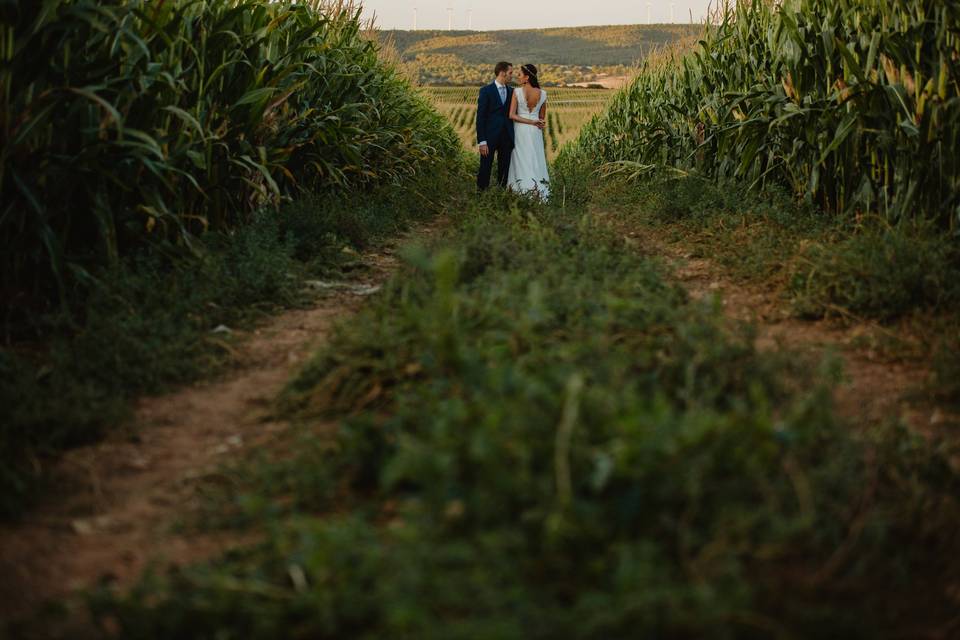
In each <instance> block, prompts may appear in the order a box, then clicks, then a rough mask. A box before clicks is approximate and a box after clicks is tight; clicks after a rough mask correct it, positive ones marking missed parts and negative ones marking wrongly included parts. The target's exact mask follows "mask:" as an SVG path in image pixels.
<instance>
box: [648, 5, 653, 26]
mask: <svg viewBox="0 0 960 640" xmlns="http://www.w3.org/2000/svg"><path fill="white" fill-rule="evenodd" d="M652 15H653V3H652V2H648V3H647V24H653V20H652V19H651V16H652Z"/></svg>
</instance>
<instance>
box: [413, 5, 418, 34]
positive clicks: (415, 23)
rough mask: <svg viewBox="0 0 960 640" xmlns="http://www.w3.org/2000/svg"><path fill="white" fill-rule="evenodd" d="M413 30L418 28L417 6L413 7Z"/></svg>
mask: <svg viewBox="0 0 960 640" xmlns="http://www.w3.org/2000/svg"><path fill="white" fill-rule="evenodd" d="M413 30H414V31H416V30H417V8H416V7H414V8H413Z"/></svg>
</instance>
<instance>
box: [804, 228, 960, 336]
mask: <svg viewBox="0 0 960 640" xmlns="http://www.w3.org/2000/svg"><path fill="white" fill-rule="evenodd" d="M791 289H792V292H793V294H794V296H795V299H796V303H797V308H798V311H799V312H800V313H801V314H803V315H809V316H815V317H819V316H824V315H833V314H836V313H840V314H853V315H855V316H860V317H870V318H877V319H879V320H894V319H896V318H898V317H901V316H904V315H908V314H910V313H912V312H914V311H917V310H926V311H956V310H957V309H960V250H958V249H957V246H956V242H955V240H954V239H952V238H949V237H947V236H944V235H943V234H941V233H938V232H937V231H936V230H934V229H932V228H930V227H929V226H927V225H923V224H909V223H904V224H901V225H896V226H893V225H889V224H887V223H885V222H884V221H882V220H877V219H868V220H867V221H865V222H864V223H863V224H861V225H860V226H859V228H858V229H856V230H855V231H854V232H853V233H851V234H849V235H847V236H846V237H843V238H842V239H840V240H839V241H834V242H831V243H828V244H823V243H815V244H812V245H810V246H808V247H806V248H805V250H804V251H803V252H802V254H801V261H800V262H799V265H798V268H797V270H796V272H795V273H794V275H793V278H792V281H791Z"/></svg>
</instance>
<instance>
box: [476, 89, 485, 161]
mask: <svg viewBox="0 0 960 640" xmlns="http://www.w3.org/2000/svg"><path fill="white" fill-rule="evenodd" d="M485 93H486V92H485V91H484V90H483V89H480V95H479V97H478V98H477V142H478V143H479V145H480V147H481V149H480V153H483V147H485V146H486V144H487V109H486V106H487V104H486V103H487V97H486V95H485Z"/></svg>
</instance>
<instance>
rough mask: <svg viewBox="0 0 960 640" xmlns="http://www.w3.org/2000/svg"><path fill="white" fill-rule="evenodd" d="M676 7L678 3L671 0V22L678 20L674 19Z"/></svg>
mask: <svg viewBox="0 0 960 640" xmlns="http://www.w3.org/2000/svg"><path fill="white" fill-rule="evenodd" d="M676 8H677V3H676V2H671V3H670V24H673V23H674V22H676V20H675V19H674V14H675V10H676Z"/></svg>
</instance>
